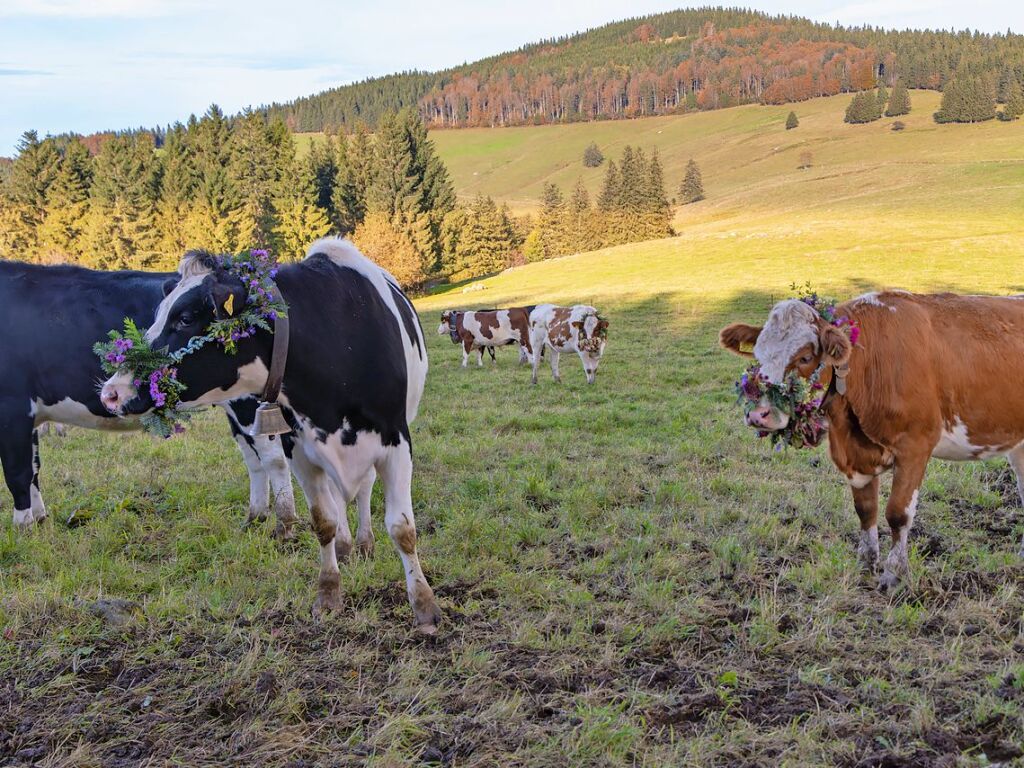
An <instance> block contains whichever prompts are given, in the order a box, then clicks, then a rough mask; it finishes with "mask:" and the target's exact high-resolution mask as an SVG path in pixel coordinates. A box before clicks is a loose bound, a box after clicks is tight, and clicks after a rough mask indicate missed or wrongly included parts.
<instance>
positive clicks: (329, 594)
mask: <svg viewBox="0 0 1024 768" xmlns="http://www.w3.org/2000/svg"><path fill="white" fill-rule="evenodd" d="M343 607H344V602H343V601H342V599H341V587H339V586H337V585H335V586H334V587H333V588H332V589H321V590H320V591H319V592H318V593H317V596H316V600H314V601H313V615H314V616H324V615H326V614H328V613H331V612H332V611H340V610H341V609H342V608H343Z"/></svg>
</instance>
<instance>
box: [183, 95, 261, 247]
mask: <svg viewBox="0 0 1024 768" xmlns="http://www.w3.org/2000/svg"><path fill="white" fill-rule="evenodd" d="M189 139H190V143H191V144H192V146H193V147H194V148H195V157H196V169H197V171H198V176H199V183H198V185H197V187H196V203H195V206H194V209H193V211H192V213H191V215H190V216H189V227H188V232H187V238H188V242H189V245H190V246H191V247H193V248H207V249H209V250H211V251H217V252H220V253H235V252H238V251H240V250H242V249H243V248H248V247H251V246H252V245H253V243H251V242H250V240H251V238H252V236H253V234H254V219H253V218H252V216H251V211H250V212H249V213H250V215H248V216H247V215H246V214H245V212H244V211H243V209H242V199H243V198H242V196H240V195H239V192H238V189H237V188H236V187H235V184H234V182H233V180H232V174H231V172H230V171H229V169H228V165H229V164H230V163H231V144H230V142H231V128H230V125H229V123H228V120H227V118H226V117H225V116H224V112H223V111H222V110H221V108H220V107H218V106H217V105H216V104H213V105H211V106H210V108H209V109H208V110H207V112H206V114H205V115H203V117H202V119H201V120H199V121H198V122H197V123H195V124H194V127H192V128H191V129H190V131H189Z"/></svg>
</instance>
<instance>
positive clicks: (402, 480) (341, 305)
mask: <svg viewBox="0 0 1024 768" xmlns="http://www.w3.org/2000/svg"><path fill="white" fill-rule="evenodd" d="M179 273H180V275H181V281H180V282H179V283H178V285H177V286H176V287H175V288H174V290H173V291H171V292H170V293H169V294H168V295H167V297H166V298H165V299H164V300H163V302H162V303H161V304H160V307H159V308H158V310H157V321H156V322H155V323H154V324H153V325H152V327H150V329H149V331H148V332H147V341H149V343H150V344H151V345H152V346H153V347H154V348H157V349H160V348H163V347H167V348H168V349H169V350H170V351H171V352H172V353H173V352H176V351H178V350H181V349H182V348H183V347H185V346H186V345H187V344H188V343H189V341H190V340H191V339H193V338H194V337H196V336H202V335H203V334H204V333H205V331H206V329H207V328H208V327H209V326H210V325H211V323H213V322H214V321H215V320H217V319H220V318H221V317H222V314H221V312H222V310H224V309H226V308H227V307H230V306H232V305H233V306H235V307H242V306H245V305H246V302H247V301H248V298H249V289H248V287H247V286H246V285H245V284H244V283H243V282H242V280H241V278H240V277H239V276H238V274H237V272H234V271H232V270H230V269H228V268H226V267H225V264H224V262H223V261H222V260H221V259H219V258H217V257H215V256H212V255H210V254H208V253H204V252H191V253H188V254H186V255H185V258H184V259H183V260H182V262H181V266H180V267H179ZM275 283H276V286H277V290H278V291H279V292H280V295H281V297H282V298H283V300H284V301H285V302H286V303H287V305H288V325H289V327H290V330H289V337H288V338H289V339H290V342H289V349H288V355H287V364H286V366H285V368H284V373H283V376H284V378H283V383H282V387H281V393H280V396H279V402H280V404H281V406H282V409H283V412H284V416H285V418H286V419H287V421H288V425H289V426H290V427H291V428H292V432H291V433H290V435H286V436H285V437H284V442H285V447H286V450H290V458H291V460H292V469H293V471H294V472H295V475H296V477H297V478H298V480H299V483H300V484H301V486H302V490H303V492H304V493H305V495H306V499H307V501H308V503H309V510H310V516H311V518H312V521H313V531H314V532H315V534H316V537H317V540H318V541H319V543H320V577H319V586H318V589H317V599H316V602H315V603H314V610H316V611H323V610H334V609H338V608H340V607H341V605H342V593H341V582H340V573H339V570H338V550H337V548H336V545H335V539H336V537H337V536H338V535H339V534H340V535H341V536H342V537H343V538H345V539H347V540H348V541H349V542H350V541H351V534H350V533H348V524H347V523H346V522H345V520H344V518H343V516H341V515H339V513H338V510H337V509H336V507H335V502H334V499H333V498H332V491H333V492H336V493H337V494H338V496H339V500H340V502H341V504H347V503H348V502H349V501H351V499H352V498H354V497H355V496H356V494H357V493H358V492H359V490H360V489H363V488H366V483H367V481H368V479H369V478H372V476H373V473H374V471H376V473H377V474H378V475H379V476H380V478H381V480H382V481H383V484H384V501H385V518H384V522H385V526H386V527H387V530H388V533H389V534H390V536H391V538H392V540H393V542H394V544H395V547H396V548H397V550H398V554H399V556H400V557H401V559H402V564H403V566H404V570H405V579H406V588H407V591H408V595H409V602H410V603H411V605H412V608H413V612H414V613H415V616H416V624H417V626H418V628H419V629H420V630H421V631H422V632H424V633H427V634H431V633H433V632H435V631H436V626H437V622H438V621H439V619H440V611H439V610H438V608H437V604H436V602H435V600H434V593H433V591H432V590H431V588H430V585H429V584H428V583H427V579H426V577H425V576H424V575H423V570H422V568H421V567H420V562H419V557H418V556H417V553H416V523H415V518H414V516H413V505H412V472H413V463H412V445H411V438H410V434H409V424H410V422H411V421H412V420H413V419H414V418H415V416H416V411H417V409H418V407H419V402H420V398H421V397H422V395H423V387H424V383H425V381H426V375H427V353H426V344H425V343H424V339H423V332H422V329H421V328H420V325H419V320H418V318H417V316H416V312H415V310H414V309H413V307H412V304H411V303H410V301H409V299H408V298H406V296H405V294H404V293H402V291H401V289H400V288H399V287H398V284H397V283H396V282H395V280H394V278H392V277H391V275H389V274H388V273H387V272H385V271H384V270H383V269H381V268H380V267H378V266H377V265H376V264H374V263H373V262H371V261H370V260H369V259H367V258H366V257H364V256H363V255H362V254H361V253H360V252H359V251H358V249H357V248H356V247H355V245H353V244H352V243H351V242H349V241H346V240H340V239H336V238H326V239H323V240H319V241H317V242H316V243H314V244H313V245H311V246H310V247H309V250H308V252H307V255H306V258H305V259H303V260H302V261H299V262H296V263H292V264H287V265H285V266H282V267H281V268H280V269H279V270H278V272H277V276H276V278H275ZM228 314H230V311H229V310H228ZM277 322H279V321H276V322H275V324H276V323H277ZM273 347H274V335H273V334H272V333H270V332H268V331H264V330H259V331H257V332H256V333H255V334H253V335H252V336H250V337H247V338H243V339H241V340H239V341H238V343H237V351H236V353H235V354H233V355H230V354H227V353H226V352H225V350H224V349H223V348H222V347H221V346H220V345H219V344H216V343H210V344H206V345H204V346H202V347H200V348H199V349H198V350H197V351H194V352H192V353H191V354H189V355H187V356H185V357H184V358H183V359H182V360H181V362H180V364H179V365H178V376H177V378H178V381H180V382H181V383H182V384H183V385H184V386H185V387H186V389H185V391H184V393H183V398H187V400H186V401H185V402H183V406H184V407H196V406H200V405H204V404H208V403H210V402H213V401H215V400H219V399H223V398H224V397H225V393H227V394H228V395H229V396H234V397H237V396H240V395H245V394H256V393H259V392H262V391H263V389H264V387H265V386H266V384H267V381H268V378H269V377H270V371H271V368H272V364H273ZM102 399H103V402H104V404H105V405H106V406H107V407H108V408H109V409H111V410H112V411H113V412H115V413H124V412H130V413H144V412H145V411H147V410H149V409H151V408H152V407H153V401H152V398H151V397H150V396H149V393H148V392H147V391H145V389H143V390H142V391H136V388H135V386H134V382H133V381H132V378H131V376H128V375H125V374H118V375H115V376H112V377H110V378H109V379H108V380H107V381H106V383H104V385H103V389H102Z"/></svg>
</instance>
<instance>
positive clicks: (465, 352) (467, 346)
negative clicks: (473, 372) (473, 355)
mask: <svg viewBox="0 0 1024 768" xmlns="http://www.w3.org/2000/svg"><path fill="white" fill-rule="evenodd" d="M472 349H473V342H472V341H470V340H469V339H466V340H465V341H463V342H462V367H463V368H466V367H468V366H469V353H470V352H471V351H472Z"/></svg>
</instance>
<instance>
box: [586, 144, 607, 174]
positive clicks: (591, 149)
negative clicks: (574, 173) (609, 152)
mask: <svg viewBox="0 0 1024 768" xmlns="http://www.w3.org/2000/svg"><path fill="white" fill-rule="evenodd" d="M603 162H604V154H603V153H602V152H601V149H600V148H599V147H598V146H597V144H596V143H594V142H590V144H588V145H587V148H586V149H584V150H583V165H584V166H586V167H587V168H597V167H598V166H599V165H601V163H603Z"/></svg>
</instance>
